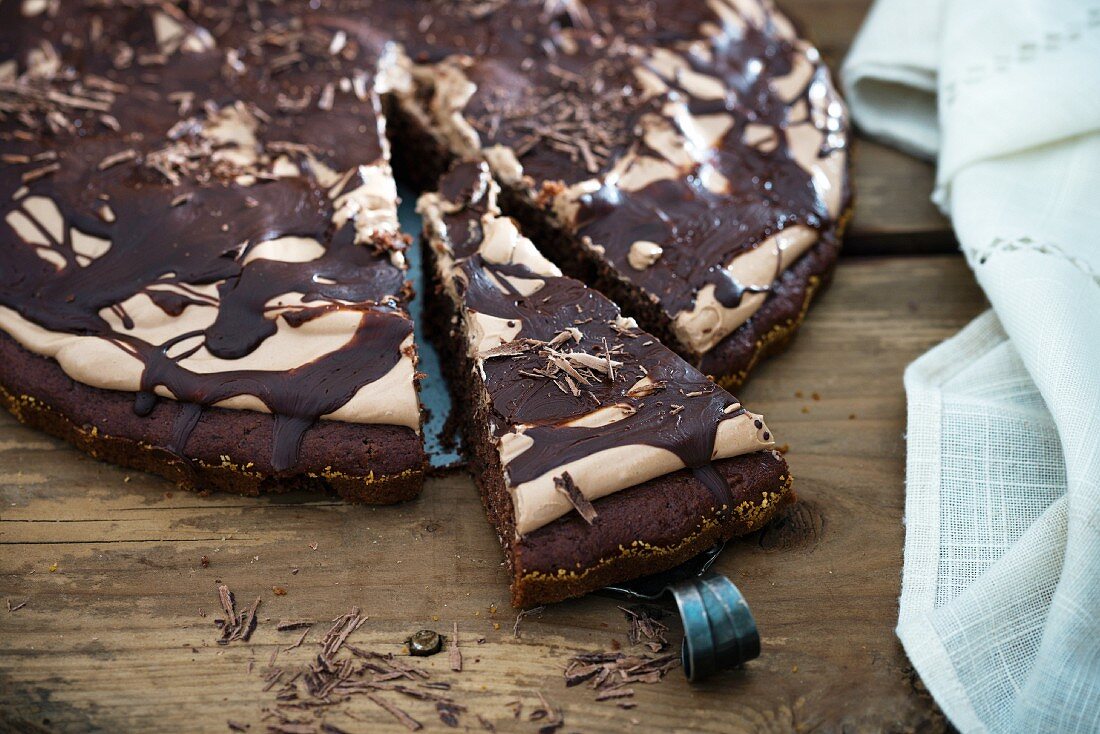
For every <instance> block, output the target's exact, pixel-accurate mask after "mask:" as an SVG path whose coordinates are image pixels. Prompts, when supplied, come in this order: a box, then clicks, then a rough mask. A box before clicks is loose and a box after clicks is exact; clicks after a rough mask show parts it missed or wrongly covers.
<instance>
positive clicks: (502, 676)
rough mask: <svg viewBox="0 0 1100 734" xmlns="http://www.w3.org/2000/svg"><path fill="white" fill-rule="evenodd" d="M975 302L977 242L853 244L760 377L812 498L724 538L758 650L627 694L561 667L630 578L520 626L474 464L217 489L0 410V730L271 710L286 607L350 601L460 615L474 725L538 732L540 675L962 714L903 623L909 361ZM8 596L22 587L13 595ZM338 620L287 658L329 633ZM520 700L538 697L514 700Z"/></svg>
mask: <svg viewBox="0 0 1100 734" xmlns="http://www.w3.org/2000/svg"><path fill="white" fill-rule="evenodd" d="M981 308H982V299H981V296H980V293H979V291H978V289H977V287H976V286H975V284H974V282H973V279H972V277H971V275H970V273H969V271H967V269H966V266H965V264H964V263H963V261H962V260H961V258H957V257H948V256H935V257H909V258H860V259H849V260H846V261H843V262H842V263H841V266H840V269H839V271H838V273H837V277H836V282H835V283H834V285H833V286H832V287H831V289H830V290H829V291H827V292H826V293H825V294H824V295H823V297H822V299H821V302H820V304H819V306H818V307H817V309H816V310H815V313H814V314H813V317H812V318H811V319H809V321H808V322H807V324H806V326H805V327H804V330H803V332H802V334H801V335H800V336H799V338H798V339H797V340H796V341H795V343H794V345H793V346H792V348H791V349H790V351H789V352H788V353H787V354H785V355H783V356H781V357H778V358H775V359H772V360H771V361H769V362H768V363H766V364H765V365H763V366H762V368H761V369H760V370H759V372H758V373H757V375H756V377H755V378H754V380H753V381H752V382H751V384H750V385H749V386H748V387H747V388H746V389H745V390H744V391H742V397H743V398H744V399H745V401H746V403H747V404H748V405H750V406H752V407H753V408H754V409H756V410H760V411H762V412H764V413H765V414H766V415H767V416H768V420H769V425H770V426H771V427H772V429H773V430H774V432H775V433H776V435H777V436H778V437H779V440H780V442H789V444H790V446H791V449H790V452H789V453H788V459H789V461H790V464H791V467H792V470H793V472H794V474H795V477H796V484H795V487H796V490H797V492H798V495H799V497H800V502H799V504H797V505H795V506H793V507H792V508H790V509H789V511H788V512H787V513H786V514H785V515H784V516H783V518H781V519H780V521H778V522H776V523H774V524H773V525H771V526H769V528H767V529H766V530H764V531H763V532H761V533H758V534H756V535H754V536H752V537H749V538H746V539H744V540H741V541H739V542H737V543H735V544H734V545H732V546H731V547H730V548H729V549H728V550H727V551H726V553H725V554H724V555H723V557H722V558H721V560H720V562H719V567H720V570H722V571H723V572H725V573H726V574H728V575H729V576H730V577H731V578H732V579H734V580H735V582H736V583H737V584H738V585H739V586H740V587H741V589H742V590H743V591H744V593H745V596H746V597H747V598H748V600H749V602H750V604H751V606H752V607H753V610H754V612H755V614H756V617H757V619H758V621H759V624H760V628H761V632H762V636H763V654H762V656H761V657H760V658H759V659H758V660H756V661H754V662H752V663H750V664H749V665H747V666H746V667H745V668H744V669H743V670H740V671H735V672H729V673H725V674H722V675H720V676H718V677H716V678H714V679H712V680H710V681H708V682H706V683H705V684H703V685H699V686H694V687H693V686H689V685H688V684H687V683H686V682H685V681H684V679H683V676H682V675H681V674H680V673H679V671H673V672H672V673H671V674H670V675H669V677H668V678H666V679H665V680H664V681H663V682H661V683H659V684H656V685H637V686H634V688H635V689H636V691H637V694H636V696H635V699H634V700H635V701H636V702H637V704H638V706H637V708H636V709H633V710H629V711H627V710H622V709H619V708H617V707H616V706H615V705H614V702H600V703H597V702H595V701H594V700H593V698H594V696H593V693H592V692H591V691H590V690H588V689H587V688H585V687H583V686H578V687H576V688H568V689H567V688H566V687H565V686H564V685H563V682H562V676H561V672H562V669H563V667H564V666H565V664H566V662H567V659H568V658H569V656H570V655H571V654H574V653H575V652H580V651H598V650H608V649H610V648H611V646H612V645H613V644H616V643H617V644H622V645H624V646H625V645H626V644H627V641H626V630H627V623H626V620H625V619H624V616H623V614H622V612H620V611H619V610H618V609H617V608H616V604H617V603H619V602H618V601H616V600H613V599H609V598H604V597H600V596H590V597H588V598H585V599H581V600H578V601H574V602H567V603H563V604H559V605H555V606H553V607H552V608H549V609H547V610H546V611H545V612H544V613H543V614H542V615H541V617H531V618H528V619H527V620H525V621H524V623H523V625H522V626H521V637H520V638H519V639H514V638H513V637H512V634H511V628H512V624H513V621H514V615H513V612H512V610H511V609H509V608H508V607H507V599H508V593H507V588H506V584H507V576H506V574H505V572H504V570H503V569H502V568H501V565H500V564H501V552H500V549H499V546H498V544H497V541H496V538H495V536H494V534H493V532H492V530H491V529H490V527H489V525H488V523H487V522H486V521H485V519H484V517H483V515H482V512H481V509H480V506H479V505H478V502H477V499H476V497H475V492H474V489H473V486H472V483H471V482H470V480H469V479H468V478H467V477H465V476H464V475H462V474H456V475H452V476H448V477H444V478H440V479H436V480H433V481H431V482H430V483H429V484H428V486H427V488H426V490H425V492H424V495H423V496H422V498H421V499H419V500H417V501H414V502H411V503H408V504H405V505H401V506H398V507H391V508H367V507H358V506H349V505H345V504H342V503H339V502H334V501H331V500H328V499H324V498H321V499H319V498H316V497H305V496H284V497H272V498H266V499H260V500H250V499H242V498H239V497H229V496H211V497H200V496H196V495H192V494H188V493H185V492H180V491H176V490H174V489H173V488H172V487H171V486H169V485H168V484H166V483H164V482H162V481H160V480H157V479H154V478H151V477H149V476H144V475H139V474H128V473H127V472H125V471H123V470H121V469H116V468H114V467H111V466H107V465H104V464H99V463H97V462H95V461H93V460H91V459H89V458H86V457H85V456H83V455H81V454H79V453H77V452H76V451H74V450H72V449H70V448H69V447H67V446H64V445H62V444H60V443H58V442H56V441H53V440H51V439H49V438H46V437H43V436H41V435H39V434H37V433H35V432H33V431H30V430H28V429H25V428H23V427H21V426H19V425H17V424H16V423H15V422H14V421H13V420H12V419H10V418H9V417H7V416H4V417H2V418H0V546H2V550H0V692H2V694H0V730H8V729H15V730H25V731H58V732H84V731H104V732H138V731H193V732H225V731H228V729H227V725H226V721H227V720H228V719H233V720H238V721H241V722H247V723H250V724H251V728H250V729H249V731H250V732H262V731H264V721H263V719H262V718H261V714H262V709H263V707H265V706H272V705H273V704H274V698H273V693H272V692H264V691H263V690H262V688H263V685H264V681H263V678H262V676H261V674H262V672H263V671H264V670H265V668H266V666H267V663H268V660H269V656H270V655H271V653H272V651H273V649H274V648H275V647H276V646H280V647H283V646H288V645H290V644H292V643H293V642H294V640H296V639H297V636H298V634H300V633H299V632H277V631H275V623H276V621H278V620H280V619H294V618H306V619H313V620H321V621H324V622H327V621H328V620H331V619H333V618H334V617H336V616H338V615H340V614H342V613H344V612H346V611H348V609H349V608H350V607H352V606H353V605H357V606H360V607H362V609H363V611H364V613H365V614H367V615H368V616H369V620H368V621H367V623H366V624H365V625H364V626H363V628H362V629H360V630H359V631H358V632H356V633H355V634H354V635H353V636H352V638H351V641H352V642H354V643H355V644H356V645H359V646H360V647H363V648H370V649H376V650H381V651H392V652H400V650H401V641H402V640H403V639H404V638H405V637H406V636H407V635H409V634H410V633H411V632H413V631H415V630H417V629H419V628H421V627H432V628H435V629H438V630H439V631H440V632H443V633H448V632H449V631H450V629H451V625H452V624H453V623H456V622H457V624H458V628H459V632H460V634H461V636H462V639H463V657H464V665H463V668H464V669H463V671H462V672H460V673H453V672H451V671H450V670H449V665H448V656H447V655H446V654H444V655H439V656H436V657H434V658H430V659H428V661H427V663H425V665H426V666H427V667H428V668H430V670H431V671H432V675H433V676H434V678H435V679H438V680H446V681H451V682H452V683H453V684H454V690H453V691H452V694H451V695H453V696H454V697H455V698H456V699H459V700H460V701H461V702H462V703H464V704H466V705H468V706H469V707H470V712H469V713H467V714H464V715H463V717H462V722H463V724H464V725H466V726H469V727H470V729H471V730H474V731H476V730H478V729H479V726H478V723H477V721H476V720H475V719H474V714H475V713H476V714H481V715H482V716H484V717H485V718H486V719H487V720H489V721H491V722H493V723H495V724H496V726H497V729H498V730H499V731H521V732H533V731H537V729H538V726H537V722H529V721H527V719H526V715H527V712H530V711H531V710H532V707H533V706H534V705H535V704H536V702H537V701H536V699H535V691H542V692H544V693H545V695H546V696H547V698H548V699H549V700H550V701H551V702H552V703H554V704H555V705H559V706H561V707H562V709H563V712H564V716H565V721H566V725H565V727H564V728H563V729H562V731H563V732H570V731H583V732H622V731H637V732H671V731H703V732H739V731H774V732H788V731H820V732H840V731H843V732H855V731H936V730H938V729H942V728H943V720H942V718H941V717H940V715H939V713H938V712H937V710H936V708H935V706H934V704H933V703H932V702H931V701H930V699H929V698H928V697H927V696H926V695H925V694H923V693H922V692H921V691H920V689H919V684H918V683H916V682H915V678H914V676H913V673H912V671H911V669H910V668H909V666H908V664H907V663H906V660H905V657H904V654H903V653H902V650H901V648H900V646H899V644H898V642H897V640H896V638H895V636H894V634H893V626H894V624H895V621H896V615H897V596H898V592H899V578H900V568H901V548H902V537H903V529H902V525H901V513H902V505H903V485H902V477H903V462H904V440H903V435H902V434H903V430H904V411H905V402H904V395H903V392H902V388H901V373H902V369H903V367H904V365H905V364H906V363H907V362H909V361H910V360H911V359H912V358H913V357H915V356H916V355H917V354H919V353H921V352H922V351H924V350H925V349H927V348H928V347H930V346H931V345H933V344H935V343H936V342H938V341H940V340H941V339H943V338H945V337H947V336H950V335H951V334H953V333H954V332H955V331H956V330H957V329H958V328H959V327H961V326H962V325H963V324H965V323H966V322H967V321H968V320H969V319H970V318H972V317H973V316H974V315H976V314H977V313H978V312H979V311H980V310H981ZM815 395H816V397H815ZM311 544H316V547H315V549H314V547H313V545H311ZM203 556H206V557H207V558H208V559H209V567H208V568H203V566H202V563H201V558H202V557H203ZM54 564H56V566H54ZM293 569H298V572H297V573H294V570H293ZM219 582H224V583H226V584H228V585H229V586H230V587H231V588H232V589H233V590H234V591H235V592H236V594H237V597H238V601H239V603H241V604H248V603H250V602H251V601H252V600H253V599H254V598H256V597H257V596H259V597H261V598H262V599H263V603H262V606H261V607H260V610H259V617H260V619H261V621H260V624H259V628H258V629H257V631H256V633H255V635H254V636H253V637H252V640H251V641H250V642H249V643H233V644H231V645H229V646H228V647H219V646H218V645H216V644H215V640H216V638H217V636H218V631H217V630H216V628H215V626H214V624H213V619H214V617H215V616H217V610H218V596H217V584H218V583H219ZM275 586H279V587H282V588H283V589H285V590H286V594H285V596H279V595H276V594H275V593H274V592H273V590H272V589H273V587H275ZM3 599H6V600H9V601H10V602H11V604H12V605H17V604H19V603H21V602H23V601H25V602H26V606H24V607H22V608H21V609H18V610H17V611H13V612H7V611H5V609H4V607H3V606H2V605H3V601H2V600H3ZM203 613H205V614H206V616H205V617H204V616H202V614H203ZM498 625H499V629H498V628H497V626H498ZM325 627H326V625H318V626H317V627H315V628H314V630H313V631H312V632H311V633H310V636H309V638H308V641H307V643H306V644H305V645H304V646H303V647H302V648H300V649H298V650H294V651H291V652H288V653H280V655H279V664H287V665H290V664H296V663H303V662H305V661H306V660H307V659H308V658H309V656H310V655H313V654H315V653H316V651H317V647H316V644H315V643H316V642H317V640H318V639H319V638H320V636H321V634H322V632H323V629H324V628H325ZM477 638H484V642H483V643H482V644H478V643H477V642H476V640H477ZM673 641H674V643H675V644H677V645H678V642H679V638H678V637H676V638H675V639H674V640H673ZM250 664H251V666H252V672H249V666H250ZM517 699H518V700H521V701H523V702H524V706H525V708H524V716H523V718H521V719H519V720H516V719H513V718H512V715H511V712H510V709H509V708H508V707H507V705H506V704H507V703H508V702H510V701H513V700H517ZM394 701H395V702H396V703H399V704H400V705H402V706H403V707H404V708H405V709H406V710H407V711H409V713H410V714H411V715H413V716H414V717H415V718H417V719H418V720H420V721H421V722H423V723H424V725H425V727H426V730H427V731H446V728H445V727H444V726H443V725H442V724H441V723H440V721H439V719H438V717H437V716H436V715H435V713H434V711H433V710H432V709H431V708H430V706H429V705H427V704H423V703H420V702H416V701H408V700H400V699H394ZM337 708H338V709H339V710H340V711H341V712H342V713H339V714H334V715H332V716H330V717H328V718H327V719H326V720H327V721H330V722H331V723H334V724H337V725H338V726H341V727H342V728H344V729H346V730H347V731H355V732H367V731H369V732H377V731H382V732H387V731H405V729H404V728H403V727H401V726H400V725H399V724H397V723H396V722H395V720H394V719H393V718H391V717H390V715H389V714H387V713H386V712H384V711H383V710H382V709H380V708H379V707H378V706H376V705H375V704H373V703H371V702H370V701H368V700H366V699H365V698H362V699H360V700H356V701H354V702H352V703H350V705H346V706H340V707H337ZM344 712H346V713H344ZM347 714H351V715H353V716H355V717H358V718H357V719H352V718H349V717H348V716H347Z"/></svg>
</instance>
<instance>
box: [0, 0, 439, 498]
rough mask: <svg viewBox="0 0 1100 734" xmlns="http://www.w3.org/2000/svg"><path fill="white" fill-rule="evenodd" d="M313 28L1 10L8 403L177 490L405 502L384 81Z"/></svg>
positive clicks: (415, 469) (407, 399)
mask: <svg viewBox="0 0 1100 734" xmlns="http://www.w3.org/2000/svg"><path fill="white" fill-rule="evenodd" d="M195 9H196V8H195V7H192V10H195ZM305 9H306V6H305V4H301V3H297V4H296V3H285V4H281V5H280V4H269V3H264V4H249V5H248V8H247V10H248V17H246V16H245V10H246V8H245V6H243V5H242V6H239V7H238V6H236V5H235V4H229V5H226V4H218V3H214V4H210V5H209V6H205V7H203V8H199V9H198V10H197V12H198V13H199V15H200V17H191V16H188V15H187V14H185V13H184V12H183V11H182V10H180V9H179V8H178V7H177V6H175V5H174V4H171V3H163V4H148V3H136V4H135V3H126V4H123V3H118V4H114V3H64V4H62V3H28V2H15V3H4V4H3V5H2V6H0V29H2V30H0V52H2V53H0V58H4V59H8V61H5V62H4V63H3V64H0V79H2V81H3V85H2V87H0V142H2V149H3V160H4V164H3V166H2V167H0V192H2V193H0V196H2V199H0V283H2V285H0V332H2V338H0V354H2V365H0V387H2V392H0V395H2V397H3V402H4V404H5V405H6V406H7V407H8V409H9V410H11V411H12V412H13V413H14V414H15V415H16V416H17V417H18V418H19V419H21V420H23V421H24V422H27V423H28V424H31V425H35V426H38V427H40V428H42V429H44V430H47V431H49V432H51V433H53V434H55V435H58V436H61V437H63V438H66V439H68V440H70V441H71V442H73V443H74V444H75V445H77V446H78V447H80V448H83V449H84V450H86V451H88V452H89V453H91V454H92V455H93V456H97V457H100V458H104V459H108V460H110V461H113V462H115V463H119V464H123V465H126V466H131V467H136V468H140V469H145V470H148V471H152V472H156V473H159V474H162V475H164V476H166V477H169V478H171V479H173V480H175V481H177V482H179V483H180V484H181V485H183V486H185V487H188V488H193V489H203V490H205V489H222V490H229V491H235V492H242V493H247V494H254V493H257V492H259V491H264V490H269V489H270V490H281V489H288V488H294V487H310V488H332V489H334V490H336V491H338V492H339V493H340V494H341V495H343V496H345V497H348V498H351V499H356V500H361V501H365V502H393V501H397V500H400V499H406V498H408V497H411V496H414V495H415V494H416V493H417V492H418V491H419V489H420V486H421V480H422V473H423V464H424V456H423V448H422V443H421V439H420V436H419V431H420V410H419V405H418V401H417V379H418V374H417V372H416V363H417V356H416V349H415V346H414V344H413V337H412V332H413V325H412V321H411V320H410V318H409V317H408V315H407V314H406V312H405V304H406V301H407V299H408V297H409V295H410V292H409V286H408V284H407V281H406V279H405V261H404V254H403V251H404V249H405V247H406V239H405V238H404V237H403V236H402V235H401V234H400V232H399V231H398V225H397V213H396V206H397V194H396V188H395V184H394V180H393V176H392V173H391V171H390V164H389V152H388V143H387V141H386V139H385V137H384V124H383V119H382V117H381V104H382V103H381V96H380V95H381V94H382V93H383V92H384V91H385V88H386V84H388V79H389V72H388V70H389V69H391V68H392V67H393V65H394V62H393V60H392V59H391V58H390V57H389V56H388V55H387V52H386V50H385V49H384V48H383V47H382V46H381V45H379V44H378V43H376V38H375V37H374V36H373V35H372V34H371V33H370V32H369V29H367V27H366V26H364V25H362V24H358V25H356V24H353V25H348V24H347V23H346V22H345V19H343V18H341V17H337V16H332V15H326V14H322V13H313V14H309V13H303V12H302V11H304V10H305ZM199 21H201V22H199Z"/></svg>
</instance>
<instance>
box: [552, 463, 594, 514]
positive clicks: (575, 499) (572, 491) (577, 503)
mask: <svg viewBox="0 0 1100 734" xmlns="http://www.w3.org/2000/svg"><path fill="white" fill-rule="evenodd" d="M554 487H555V488H556V489H557V490H558V491H559V492H561V493H562V494H564V495H565V496H566V498H567V499H568V500H569V503H570V504H571V505H573V509H574V510H576V511H577V514H578V515H580V516H581V517H582V518H584V521H585V522H586V523H588V524H589V525H591V524H592V523H593V522H595V521H596V518H597V517H599V514H598V513H597V512H596V508H595V507H593V506H592V503H591V502H589V501H588V498H587V497H585V496H584V495H583V494H581V491H580V490H579V489H578V488H577V485H576V483H575V482H574V481H573V477H571V476H570V475H569V472H562V474H561V476H560V477H554Z"/></svg>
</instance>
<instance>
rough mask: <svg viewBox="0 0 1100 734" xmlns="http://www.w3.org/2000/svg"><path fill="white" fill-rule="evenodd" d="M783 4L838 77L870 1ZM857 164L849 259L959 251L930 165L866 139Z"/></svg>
mask: <svg viewBox="0 0 1100 734" xmlns="http://www.w3.org/2000/svg"><path fill="white" fill-rule="evenodd" d="M779 4H780V5H781V6H782V7H783V8H785V9H787V10H788V11H789V12H790V13H791V15H792V16H794V17H795V18H796V19H797V20H798V22H799V26H800V27H801V28H802V29H804V31H805V32H806V33H807V35H808V36H809V37H810V38H812V39H813V40H814V42H815V43H816V44H817V46H818V48H819V49H820V50H821V53H822V55H823V56H824V57H825V60H826V61H827V62H828V63H829V65H830V67H831V68H832V69H833V71H834V73H836V72H837V71H838V70H839V68H840V64H841V62H842V61H843V60H844V56H845V54H847V53H848V48H849V46H850V45H851V43H852V39H853V37H854V36H855V33H856V31H857V30H858V29H859V26H860V24H861V23H862V21H863V17H864V16H865V15H866V14H867V8H868V7H870V5H871V0H779ZM838 78H839V76H838ZM853 161H854V185H855V195H856V209H855V216H854V217H853V218H852V221H851V222H850V224H849V226H848V236H847V238H846V240H845V252H846V253H847V254H859V255H866V254H905V253H939V252H954V251H956V250H957V249H958V245H957V243H956V240H955V237H954V234H952V232H951V225H950V223H949V222H948V221H947V220H946V219H945V218H944V217H943V215H942V214H940V212H939V210H938V209H936V207H935V206H934V205H933V204H932V202H931V201H930V200H929V196H931V193H932V185H933V182H934V169H933V167H932V165H931V164H930V163H927V162H925V161H919V160H916V159H914V158H910V157H909V156H906V155H903V154H901V153H898V152H897V151H895V150H893V149H891V148H887V147H886V146H884V145H880V144H878V143H875V142H873V141H871V140H868V139H866V138H864V137H862V136H857V140H856V143H855V146H854V158H853Z"/></svg>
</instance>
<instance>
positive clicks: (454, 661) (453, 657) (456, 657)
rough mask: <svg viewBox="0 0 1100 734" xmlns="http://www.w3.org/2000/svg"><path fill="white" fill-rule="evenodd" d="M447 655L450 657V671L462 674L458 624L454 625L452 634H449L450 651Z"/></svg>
mask: <svg viewBox="0 0 1100 734" xmlns="http://www.w3.org/2000/svg"><path fill="white" fill-rule="evenodd" d="M448 654H449V656H450V663H451V670H453V671H455V672H456V673H460V672H462V651H461V650H459V649H458V622H455V623H454V628H453V632H452V634H451V649H450V652H449V653H448Z"/></svg>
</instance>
